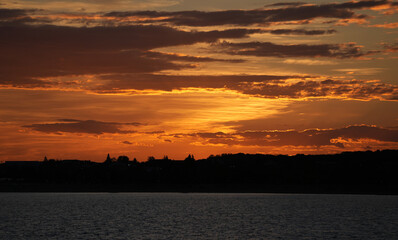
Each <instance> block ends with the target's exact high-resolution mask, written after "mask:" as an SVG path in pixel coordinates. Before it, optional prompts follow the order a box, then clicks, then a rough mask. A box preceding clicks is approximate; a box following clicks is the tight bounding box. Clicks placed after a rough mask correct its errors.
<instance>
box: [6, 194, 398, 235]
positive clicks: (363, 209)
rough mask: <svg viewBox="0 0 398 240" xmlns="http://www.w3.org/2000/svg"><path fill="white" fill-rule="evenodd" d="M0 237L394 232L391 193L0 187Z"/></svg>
mask: <svg viewBox="0 0 398 240" xmlns="http://www.w3.org/2000/svg"><path fill="white" fill-rule="evenodd" d="M0 239H398V196H367V195H299V194H221V193H220V194H213V193H211V194H204V193H197V194H196V193H192V194H191V193H189V194H184V193H0Z"/></svg>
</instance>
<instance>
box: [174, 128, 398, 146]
mask: <svg viewBox="0 0 398 240" xmlns="http://www.w3.org/2000/svg"><path fill="white" fill-rule="evenodd" d="M175 136H177V137H181V136H188V137H191V138H194V139H196V140H198V141H202V142H204V144H226V145H241V146H318V147H319V146H337V147H340V148H343V147H344V142H350V141H357V140H359V139H371V140H376V141H382V142H394V143H397V142H398V130H394V129H387V128H381V127H376V126H367V125H360V126H348V127H345V128H338V129H308V130H304V131H295V130H284V131H278V130H274V131H243V132H235V133H223V132H216V133H192V134H185V135H184V134H176V135H175Z"/></svg>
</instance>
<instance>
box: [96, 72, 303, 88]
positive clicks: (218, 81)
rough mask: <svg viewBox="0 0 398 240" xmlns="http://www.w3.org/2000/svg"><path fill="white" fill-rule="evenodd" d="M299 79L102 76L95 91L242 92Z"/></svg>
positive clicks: (237, 76)
mask: <svg viewBox="0 0 398 240" xmlns="http://www.w3.org/2000/svg"><path fill="white" fill-rule="evenodd" d="M292 77H294V78H296V77H297V78H301V77H300V76H277V75H224V76H211V75H201V76H173V75H158V74H156V75H154V74H138V75H137V74H134V75H104V76H101V77H100V78H101V79H102V80H105V84H104V85H102V86H99V87H98V88H96V89H92V90H95V91H102V90H105V91H106V90H109V89H113V90H121V91H122V90H125V89H137V90H145V89H152V90H163V91H171V90H174V89H182V88H227V89H233V90H240V91H241V90H242V88H244V87H245V86H248V85H249V86H251V84H252V83H254V82H256V83H257V82H258V83H278V82H280V81H282V80H286V79H289V78H292Z"/></svg>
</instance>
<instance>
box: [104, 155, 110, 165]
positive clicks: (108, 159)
mask: <svg viewBox="0 0 398 240" xmlns="http://www.w3.org/2000/svg"><path fill="white" fill-rule="evenodd" d="M104 163H108V164H109V163H112V159H111V157H110V156H109V153H108V156H107V157H106V160H105V162H104Z"/></svg>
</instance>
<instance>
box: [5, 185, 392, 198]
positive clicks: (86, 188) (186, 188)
mask: <svg viewBox="0 0 398 240" xmlns="http://www.w3.org/2000/svg"><path fill="white" fill-rule="evenodd" d="M0 192H38V193H39V192H43V193H50V192H64V193H68V192H88V193H89V192H104V193H105V192H106V193H119V192H120V193H129V192H131V193H133V192H137V193H138V192H143V193H144V192H154V193H162V192H164V193H165V192H175V193H270V194H272V193H275V194H354V195H398V186H394V185H382V186H381V185H349V186H341V185H244V184H129V185H112V184H109V185H95V184H92V185H90V184H84V185H82V184H34V183H31V184H0Z"/></svg>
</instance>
